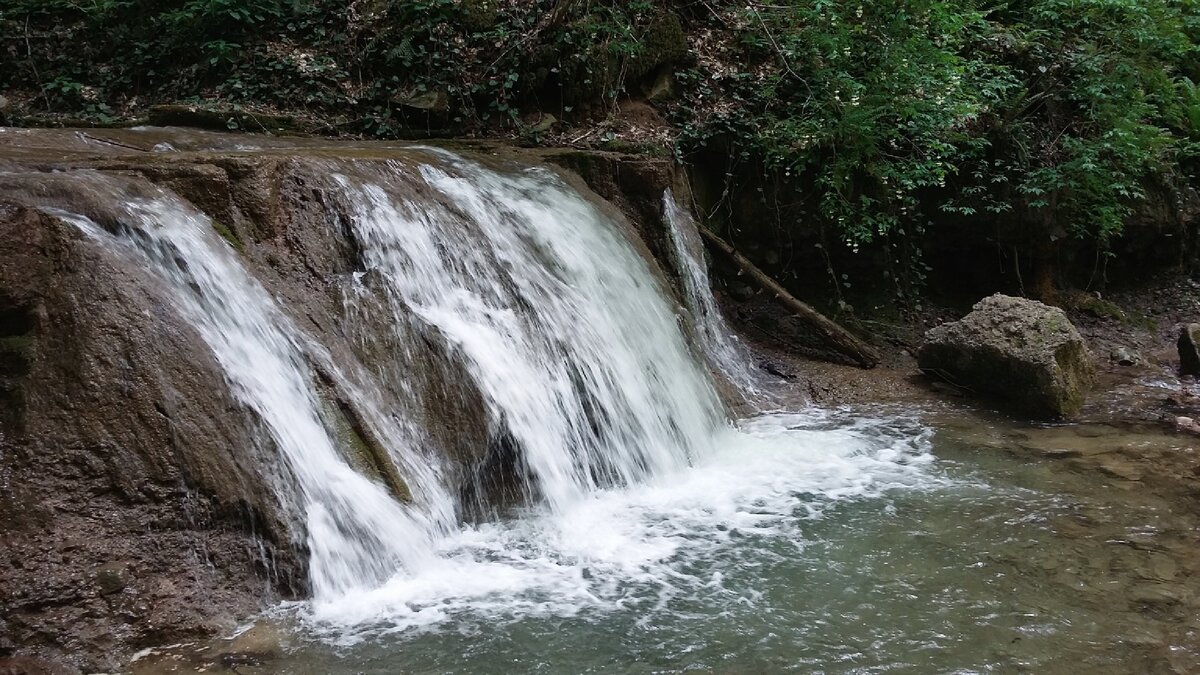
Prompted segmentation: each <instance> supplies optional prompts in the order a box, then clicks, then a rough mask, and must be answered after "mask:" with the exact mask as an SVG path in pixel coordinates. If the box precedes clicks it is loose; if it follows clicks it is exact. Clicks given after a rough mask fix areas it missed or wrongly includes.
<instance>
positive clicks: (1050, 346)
mask: <svg viewBox="0 0 1200 675" xmlns="http://www.w3.org/2000/svg"><path fill="white" fill-rule="evenodd" d="M917 362H918V365H919V367H920V368H921V371H922V372H924V373H925V374H926V375H929V376H931V377H935V378H938V379H941V380H945V381H948V382H950V383H952V384H954V385H956V386H958V387H960V388H962V389H965V390H967V391H969V392H974V393H977V394H979V395H980V396H984V397H986V398H989V399H991V400H994V401H996V402H998V403H1000V404H1001V405H1002V406H1004V407H1005V408H1007V409H1009V410H1011V411H1013V412H1016V413H1019V414H1022V415H1027V416H1030V417H1034V418H1041V419H1053V418H1063V417H1071V416H1072V415H1074V414H1075V413H1077V412H1078V411H1079V409H1080V408H1081V407H1082V406H1083V402H1084V399H1085V397H1086V396H1087V392H1088V390H1089V389H1090V388H1091V386H1092V383H1093V380H1094V366H1093V364H1092V360H1091V355H1090V354H1089V353H1088V349H1087V346H1086V345H1085V344H1084V342H1083V338H1082V337H1080V335H1079V332H1078V331H1077V330H1076V329H1075V327H1074V326H1073V325H1071V322H1070V320H1068V319H1067V317H1066V315H1065V314H1063V312H1062V310H1060V309H1057V308H1054V307H1049V306H1047V305H1043V304H1042V303H1040V302H1036V301H1034V300H1026V299H1023V298H1014V297H1010V296H1006V295H999V294H997V295H993V296H991V297H989V298H985V299H983V300H981V301H980V302H979V303H978V304H976V305H975V307H974V308H973V311H972V312H971V313H970V314H968V315H967V316H965V317H963V319H961V320H960V321H955V322H951V323H947V324H944V325H941V326H938V327H936V328H934V329H932V330H930V331H929V332H928V333H926V334H925V344H923V345H922V346H921V348H920V350H919V351H918V353H917Z"/></svg>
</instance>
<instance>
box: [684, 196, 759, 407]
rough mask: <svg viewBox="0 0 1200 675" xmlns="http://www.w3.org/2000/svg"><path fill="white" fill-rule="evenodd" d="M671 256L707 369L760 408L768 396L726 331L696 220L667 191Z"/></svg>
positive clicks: (749, 358) (746, 354) (750, 360)
mask: <svg viewBox="0 0 1200 675" xmlns="http://www.w3.org/2000/svg"><path fill="white" fill-rule="evenodd" d="M663 214H664V215H665V217H666V222H667V226H668V234H669V235H670V237H669V238H670V241H671V253H672V255H673V257H674V261H675V267H676V271H677V272H678V273H679V280H680V284H681V286H682V290H683V300H684V304H685V306H686V308H687V312H688V316H689V317H690V319H691V322H690V323H691V326H692V330H693V332H694V333H695V335H696V340H697V341H698V342H699V344H700V348H701V349H702V351H703V353H704V356H705V358H706V359H707V360H708V363H709V366H710V367H711V368H713V369H714V370H715V371H717V372H718V373H720V374H721V375H723V376H724V377H725V378H727V379H728V380H729V381H730V382H732V383H733V385H734V386H735V387H737V389H738V392H739V393H740V394H741V395H742V396H743V397H745V398H746V399H747V400H748V401H749V402H752V403H757V404H759V405H763V404H766V403H769V402H770V400H771V395H770V393H769V392H768V391H767V386H766V383H765V382H764V379H763V378H762V376H761V375H760V374H759V373H758V371H757V369H756V368H755V365H754V355H753V354H752V353H751V351H750V349H749V348H748V347H747V346H746V345H745V344H744V343H743V342H742V340H741V339H740V338H739V337H738V336H737V335H736V334H735V333H734V332H733V329H732V328H730V327H729V324H728V322H726V321H725V316H724V314H722V313H721V308H720V307H719V306H718V304H717V299H716V297H715V296H714V295H713V291H712V282H711V281H710V279H709V276H708V265H707V264H706V262H705V258H704V242H703V241H701V240H700V235H699V233H698V231H697V229H696V228H697V227H699V225H697V223H696V220H695V219H694V218H693V217H692V215H691V213H689V212H688V211H687V209H685V208H683V207H681V206H680V205H679V203H678V202H676V201H675V196H674V195H673V194H672V193H671V190H670V189H668V190H666V191H665V192H664V193H663Z"/></svg>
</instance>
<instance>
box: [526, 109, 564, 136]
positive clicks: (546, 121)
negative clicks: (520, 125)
mask: <svg viewBox="0 0 1200 675" xmlns="http://www.w3.org/2000/svg"><path fill="white" fill-rule="evenodd" d="M556 124H558V118H557V117H555V116H554V115H551V114H550V113H542V115H541V116H540V117H539V118H538V120H537V122H535V123H534V124H533V125H531V126H530V127H529V130H530V131H532V132H533V133H535V134H544V133H546V132H547V131H550V130H551V129H553V128H554V125H556Z"/></svg>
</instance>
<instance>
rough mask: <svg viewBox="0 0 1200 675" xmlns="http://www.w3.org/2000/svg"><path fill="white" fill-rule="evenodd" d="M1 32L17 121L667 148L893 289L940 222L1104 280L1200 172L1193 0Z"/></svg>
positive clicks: (280, 2)
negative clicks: (301, 126)
mask: <svg viewBox="0 0 1200 675" xmlns="http://www.w3.org/2000/svg"><path fill="white" fill-rule="evenodd" d="M0 27H2V33H3V35H4V37H5V41H4V47H3V48H4V58H5V61H6V65H5V67H4V68H3V69H0V90H3V91H5V92H7V94H6V95H7V98H8V99H9V100H8V102H7V109H6V111H5V112H4V114H5V115H6V116H7V117H8V118H9V119H8V122H9V123H10V124H31V125H33V124H47V123H79V122H81V121H82V122H87V123H95V124H114V123H123V122H127V121H130V120H138V119H142V118H144V116H145V114H146V111H147V110H149V109H151V107H152V106H154V105H158V104H164V103H174V104H179V103H183V104H196V105H201V106H205V107H207V108H211V109H216V110H220V111H224V113H227V114H223V115H222V116H221V117H220V123H221V124H223V125H224V126H227V127H229V128H249V129H250V130H254V126H255V120H256V119H259V117H260V116H275V117H271V119H276V118H277V117H278V116H281V115H282V116H284V118H286V119H296V120H302V121H309V122H312V123H313V124H310V126H309V128H310V129H317V130H319V131H323V132H326V133H336V134H354V135H362V136H366V137H375V138H384V139H387V138H411V137H414V136H418V137H419V136H430V135H432V136H447V137H508V138H512V139H514V140H517V141H519V142H522V143H527V144H551V145H561V144H575V145H583V146H588V147H596V148H603V149H615V150H625V151H635V152H647V153H652V154H666V153H671V154H673V155H675V156H677V157H678V158H680V159H681V160H683V161H685V162H692V163H694V164H697V165H700V166H704V167H706V169H707V170H709V171H710V172H711V173H713V174H714V175H716V176H718V177H719V178H721V180H720V181H718V182H719V183H720V182H723V185H720V186H718V187H717V188H716V189H715V190H714V191H713V193H714V196H713V197H712V198H711V199H710V200H709V202H710V204H709V206H710V207H711V210H712V211H713V212H716V211H718V210H719V207H720V206H721V202H722V199H723V198H725V197H728V196H729V195H730V194H731V193H738V192H739V191H740V193H741V194H746V193H751V194H753V193H754V192H758V193H759V195H760V196H759V201H761V202H763V203H766V202H767V201H768V200H770V201H771V204H772V205H773V206H774V207H775V208H776V210H780V209H786V213H787V215H786V218H785V219H784V220H785V221H786V223H791V224H790V225H785V226H784V227H783V228H782V230H783V234H782V237H783V238H784V239H788V240H789V241H790V240H791V239H789V238H788V230H789V228H798V227H801V225H800V224H803V225H802V226H803V227H804V228H807V229H808V230H809V231H814V228H815V229H817V230H819V231H820V232H821V233H822V234H821V237H822V238H821V239H820V240H819V241H818V242H817V243H816V244H815V246H816V247H817V248H820V247H821V246H834V247H836V248H838V249H839V250H840V251H842V252H843V253H845V252H850V253H855V252H857V251H858V250H859V249H860V248H872V249H873V250H877V251H883V252H884V257H886V258H887V260H888V261H889V262H888V264H887V265H885V266H886V267H887V270H886V276H887V277H888V279H889V283H890V284H891V286H892V287H894V290H895V293H896V297H897V298H898V299H900V300H902V301H906V300H908V301H911V298H912V297H913V295H914V293H918V292H920V291H921V290H922V289H923V287H924V285H925V281H926V273H927V272H928V271H929V269H930V266H929V265H928V264H927V263H926V261H925V260H924V259H923V258H922V256H921V251H922V250H923V249H924V248H925V243H926V238H927V237H928V234H927V231H928V230H929V228H931V227H934V226H937V225H938V224H941V226H942V227H943V229H944V228H945V227H947V225H946V224H947V223H949V224H950V225H949V227H951V228H958V229H963V228H966V229H974V230H976V231H981V232H987V233H989V234H988V235H987V241H989V242H995V243H996V246H997V247H1001V248H1005V249H1006V250H1007V247H1006V245H1005V244H1004V242H1005V241H1007V242H1010V243H1014V244H1013V247H1012V254H1013V256H1015V257H1016V260H1012V261H1011V262H1012V264H1013V271H1014V272H1015V273H1016V278H1017V280H1018V282H1019V283H1020V284H1022V287H1023V288H1022V290H1028V292H1029V293H1030V294H1032V295H1036V296H1041V297H1045V298H1053V296H1054V294H1055V292H1056V287H1057V286H1058V285H1059V283H1060V282H1061V280H1060V279H1058V278H1057V276H1058V275H1059V274H1060V272H1059V271H1058V263H1059V262H1061V257H1062V256H1063V255H1064V251H1066V250H1067V249H1070V250H1073V251H1088V252H1090V254H1091V256H1092V258H1094V259H1092V258H1090V257H1089V256H1087V255H1084V256H1083V257H1084V258H1088V260H1087V262H1088V265H1085V266H1084V267H1090V268H1091V272H1090V274H1091V277H1092V279H1090V280H1088V283H1089V284H1090V283H1092V282H1093V281H1094V277H1095V276H1096V273H1097V269H1099V268H1100V267H1101V265H1102V264H1103V263H1104V261H1106V260H1107V259H1108V258H1110V257H1112V256H1114V255H1116V253H1115V251H1117V250H1119V247H1118V246H1114V242H1116V241H1118V239H1119V238H1120V237H1121V236H1122V234H1123V233H1125V232H1126V231H1127V229H1128V228H1129V227H1131V223H1134V222H1135V221H1138V220H1139V214H1140V213H1143V212H1146V211H1152V212H1153V213H1155V214H1157V215H1156V216H1155V217H1156V218H1158V219H1160V220H1161V219H1162V218H1168V219H1170V218H1177V219H1178V218H1181V217H1182V216H1180V215H1179V214H1180V213H1181V212H1183V211H1186V210H1187V209H1188V208H1190V207H1189V206H1188V205H1189V204H1194V202H1195V190H1196V186H1197V172H1198V171H1200V53H1198V50H1197V45H1198V44H1200V2H1198V1H1197V0H1007V1H1006V0H904V1H899V0H861V1H859V2H834V1H832V0H802V1H796V0H784V1H779V2H756V1H754V2H746V1H745V0H742V1H739V2H729V1H727V0H679V1H672V2H649V1H648V0H629V1H624V2H621V1H615V0H536V1H530V0H353V1H348V0H167V1H160V0H153V1H151V0H3V1H2V2H0ZM631 101H633V102H638V103H640V104H644V107H648V108H649V110H650V111H649V112H648V113H646V114H645V115H643V117H647V118H648V119H650V121H651V122H650V123H649V124H648V125H642V126H641V127H638V125H636V124H633V125H630V124H627V123H624V122H623V121H622V120H623V119H625V121H628V120H627V118H628V117H629V116H628V115H627V114H626V115H625V118H623V117H622V115H623V114H625V113H627V112H628V110H629V105H628V104H629V102H631ZM623 111H624V112H623ZM64 121H65V122H64ZM314 124H315V126H314ZM781 205H783V206H781ZM729 208H730V209H733V207H732V206H730V207H729ZM1162 214H1166V215H1162ZM776 218H778V214H776ZM1143 220H1144V219H1143ZM822 242H824V243H822ZM1022 252H1024V255H1025V258H1026V259H1025V261H1022V260H1021V259H1020V256H1021V254H1022ZM826 257H827V259H828V256H826ZM830 265H831V266H830V272H831V276H832V277H833V279H834V285H835V288H836V290H838V291H839V292H840V291H841V290H842V289H841V286H842V285H843V284H842V283H841V282H839V279H838V275H832V263H830ZM1022 265H1024V266H1025V274H1026V275H1027V276H1026V277H1024V278H1022V277H1021V272H1022ZM846 283H848V282H846ZM1026 285H1028V289H1026V288H1024V286H1026Z"/></svg>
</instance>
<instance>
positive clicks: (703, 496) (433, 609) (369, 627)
mask: <svg viewBox="0 0 1200 675" xmlns="http://www.w3.org/2000/svg"><path fill="white" fill-rule="evenodd" d="M929 436H930V433H929V431H928V430H927V429H926V428H925V427H923V426H921V425H919V424H918V423H916V422H915V421H912V420H905V419H899V420H896V419H891V420H887V421H884V420H874V419H869V418H862V417H853V416H845V415H840V414H836V413H828V412H823V411H818V410H810V411H805V412H800V413H787V414H784V413H775V414H769V415H763V416H759V417H755V418H752V419H749V420H746V421H744V422H743V423H742V424H741V425H739V427H738V428H731V429H726V430H723V431H721V432H719V433H718V434H717V436H716V438H715V439H714V442H715V445H716V447H717V448H718V449H717V450H716V451H715V452H714V453H712V454H710V455H708V456H706V457H704V458H702V459H699V460H697V462H696V463H695V465H694V466H692V467H689V468H685V469H681V470H679V471H676V472H670V473H667V474H662V475H658V476H655V477H653V478H651V479H649V480H647V481H646V482H643V483H640V484H637V485H632V486H623V487H612V488H608V489H601V490H597V491H594V492H593V493H591V494H589V495H588V496H587V497H586V498H584V499H579V500H576V501H575V502H573V503H572V504H570V506H569V507H567V508H564V509H561V510H557V511H554V510H551V509H549V508H546V507H545V506H541V507H538V508H534V509H531V510H529V511H528V512H526V513H524V514H522V515H521V516H520V517H514V518H511V519H508V520H504V521H501V522H492V523H485V524H481V525H477V526H474V527H468V528H464V529H462V530H460V531H459V532H457V533H456V534H454V535H452V536H450V537H447V538H445V539H444V540H442V541H441V542H440V543H439V545H438V553H439V558H440V563H439V564H438V565H437V566H435V567H430V568H427V569H423V570H421V571H420V572H418V573H417V574H412V575H403V576H397V577H395V578H393V579H392V580H390V581H389V582H388V583H386V584H384V585H383V586H381V587H380V588H378V589H375V590H373V591H371V592H369V593H364V594H357V595H355V596H353V597H345V598H341V599H339V600H337V601H333V602H325V603H322V604H321V606H320V607H319V608H317V611H316V613H315V614H314V615H310V618H314V619H316V620H315V621H314V626H315V627H316V628H317V630H318V631H319V632H322V633H324V634H325V635H327V636H329V637H332V638H333V639H335V640H337V641H339V642H341V643H343V644H351V643H354V642H356V641H357V640H359V639H361V638H363V637H364V636H367V635H378V634H384V633H390V632H400V631H406V630H412V629H422V628H424V629H428V628H433V627H437V626H440V625H445V624H447V623H451V624H452V625H453V626H454V627H455V629H457V630H467V631H470V630H473V629H479V628H483V627H484V626H486V625H488V624H490V623H494V622H496V621H513V620H519V619H521V618H525V617H531V616H532V617H538V616H558V617H569V616H578V615H581V614H582V615H591V614H597V613H604V612H607V611H614V610H620V609H623V608H629V607H637V608H638V609H639V610H640V611H643V612H645V615H644V618H643V620H644V621H653V620H654V613H655V611H656V610H657V609H660V608H663V607H665V605H666V604H667V602H668V601H669V600H670V599H671V598H673V597H676V596H679V595H683V594H690V595H696V596H699V595H713V594H725V595H730V596H731V598H733V599H737V598H738V597H740V596H741V595H742V594H753V589H727V588H725V587H724V585H723V578H724V576H725V574H726V573H728V572H729V571H730V569H731V567H733V566H737V565H740V564H749V561H751V560H752V559H755V558H760V557H761V556H762V551H761V548H762V547H761V546H755V545H747V539H748V538H751V537H759V538H764V539H783V540H786V541H790V542H791V543H792V544H794V545H795V546H797V547H802V546H804V544H805V541H804V538H803V535H802V527H803V523H804V522H805V521H808V520H811V519H814V518H820V517H821V516H822V514H823V512H824V511H825V509H826V508H828V507H829V506H830V505H831V504H834V503H837V502H839V501H843V500H847V499H857V498H869V497H873V496H879V495H881V494H883V493H885V492H886V491H888V490H894V489H908V490H911V489H924V488H930V487H933V486H935V485H937V484H939V480H938V479H936V478H934V477H933V476H932V475H931V474H930V473H929V472H928V471H927V468H928V465H929V463H930V462H932V455H931V454H930V453H929ZM714 561H719V563H718V564H715V565H714V564H711V563H713V562H714ZM701 570H703V571H701Z"/></svg>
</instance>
